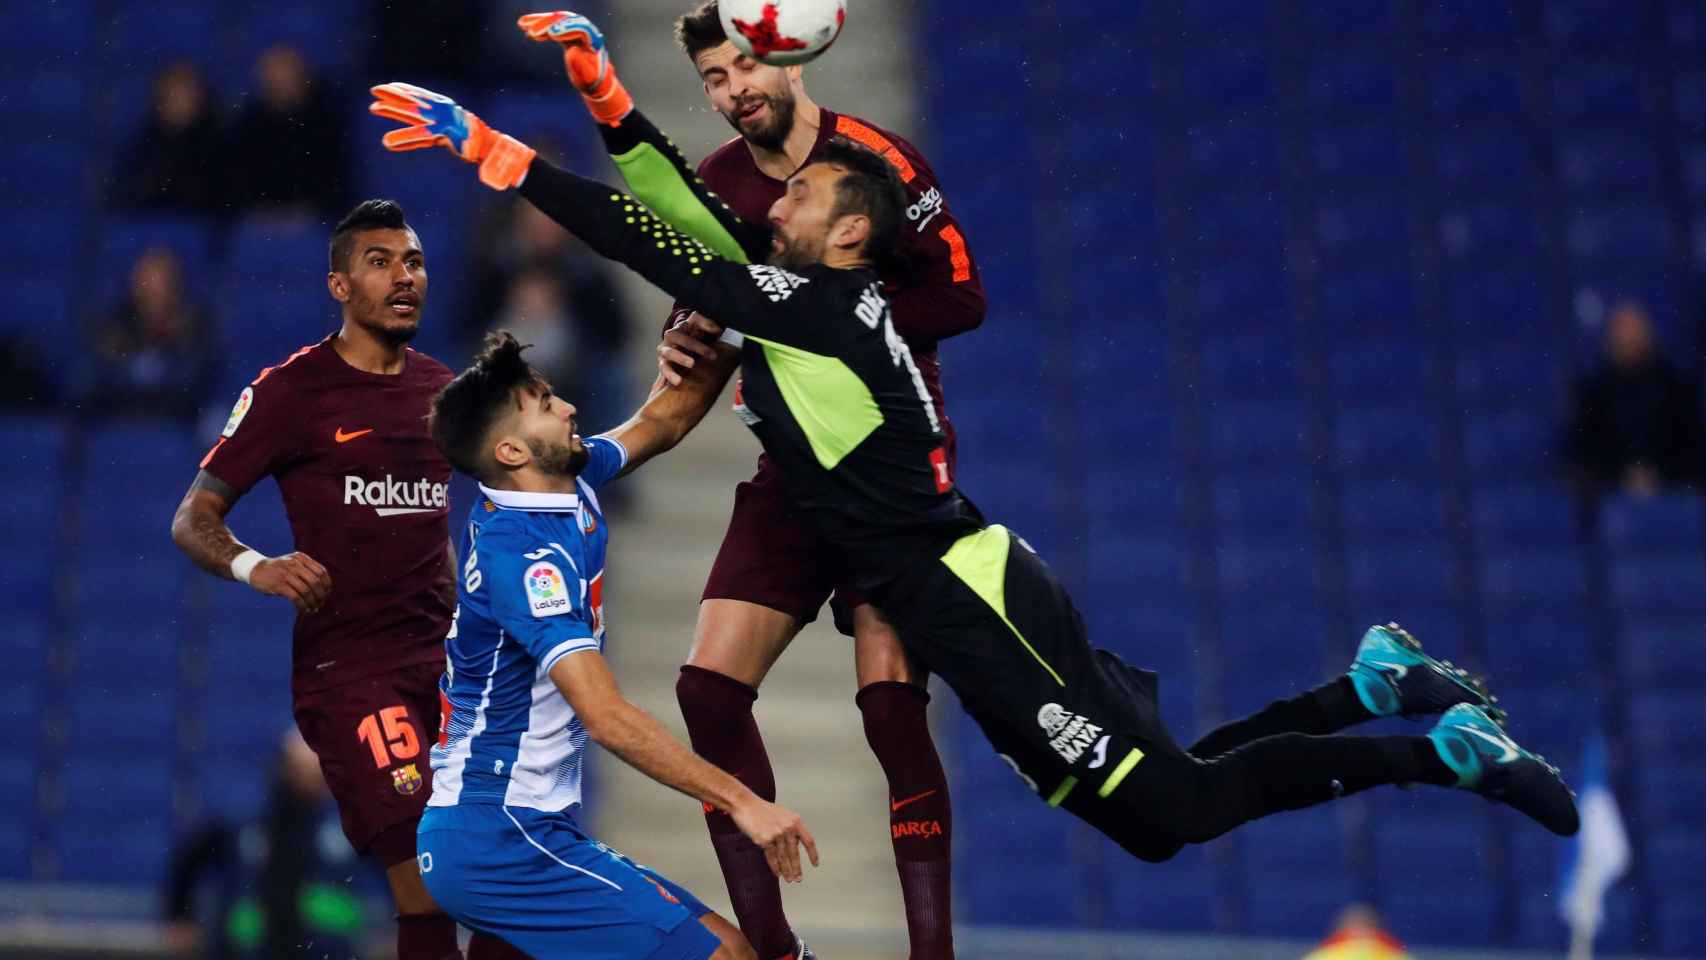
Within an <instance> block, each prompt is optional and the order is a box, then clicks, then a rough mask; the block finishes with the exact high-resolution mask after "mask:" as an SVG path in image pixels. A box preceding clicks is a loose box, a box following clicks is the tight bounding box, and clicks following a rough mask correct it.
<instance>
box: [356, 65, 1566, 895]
mask: <svg viewBox="0 0 1706 960" xmlns="http://www.w3.org/2000/svg"><path fill="white" fill-rule="evenodd" d="M601 72H603V73H604V74H605V76H606V77H610V78H611V79H612V80H613V75H611V74H610V73H608V65H607V64H606V65H604V67H603V70H602V71H601ZM374 93H375V95H376V96H377V97H378V98H379V99H378V102H377V103H375V104H374V105H373V107H372V109H373V112H375V113H377V114H379V115H381V116H384V117H388V118H391V119H394V120H398V121H401V122H403V123H404V124H406V126H405V127H404V129H402V130H398V131H392V132H391V133H389V134H387V135H386V144H387V146H389V147H391V148H392V149H417V148H420V147H425V146H431V145H435V144H440V145H443V146H445V147H447V148H448V149H450V150H451V151H452V152H454V153H456V154H457V155H458V156H460V157H461V158H462V159H464V160H466V161H468V162H471V163H476V164H478V165H479V172H480V178H481V180H482V182H484V183H485V184H486V185H488V186H490V187H492V188H494V189H498V190H505V189H517V190H519V192H520V193H521V195H522V196H523V197H525V198H527V199H528V200H529V201H530V202H532V203H533V204H534V205H535V206H537V207H538V208H539V209H540V210H542V211H543V212H545V213H546V214H547V215H549V216H550V217H551V218H552V219H554V220H556V221H557V222H558V223H560V224H562V225H563V226H564V227H565V228H567V229H568V230H569V231H570V232H572V233H574V234H575V235H576V236H578V237H579V238H580V239H581V240H582V241H583V242H585V243H586V244H587V245H588V246H590V247H591V248H592V249H594V250H596V251H597V252H598V253H600V254H601V255H603V256H605V257H608V258H610V259H612V260H617V261H620V262H622V263H624V264H626V265H627V266H629V267H630V268H632V269H633V270H635V271H636V272H638V273H640V274H641V275H642V276H644V277H645V278H646V279H647V280H649V281H651V282H652V283H653V284H655V285H656V286H658V287H659V288H661V289H662V290H663V291H664V292H666V293H668V294H670V295H672V296H674V297H675V298H676V299H677V300H680V301H682V302H685V303H692V304H696V305H698V306H699V307H700V308H701V309H702V310H703V311H704V312H706V313H709V314H712V315H715V316H717V317H721V318H724V319H726V320H728V321H729V324H728V327H727V329H720V328H714V325H711V324H709V321H703V320H701V321H698V322H699V323H700V324H703V325H705V326H706V327H707V328H708V330H707V332H712V330H713V329H714V331H715V332H718V333H720V342H719V344H718V346H717V348H716V355H717V357H718V361H719V362H721V363H732V362H734V359H735V357H736V356H737V355H738V362H739V363H740V366H741V373H742V375H743V377H744V378H745V399H746V403H747V406H748V407H749V409H750V410H751V412H752V414H753V416H752V418H751V421H752V422H751V427H752V429H753V432H754V433H756V434H757V435H758V439H759V441H760V442H761V443H762V444H763V446H764V449H765V451H766V452H767V453H768V454H769V455H770V456H771V457H772V458H774V459H775V460H776V462H777V464H778V466H779V467H780V468H781V473H782V478H783V481H784V484H785V489H786V492H787V494H788V496H789V497H790V499H791V501H792V502H793V503H794V504H795V506H796V507H797V508H798V509H799V510H800V511H801V512H802V513H803V514H805V515H806V516H807V517H809V518H810V520H811V522H812V523H813V524H814V525H815V526H816V527H817V529H818V530H819V531H820V532H821V533H822V534H823V535H824V537H825V538H826V539H828V540H829V541H830V542H831V543H833V544H835V545H836V546H837V547H838V548H839V549H840V550H841V551H842V552H843V554H844V556H845V557H846V559H847V562H848V564H849V566H850V568H851V569H852V571H853V574H854V580H855V586H856V587H858V588H859V589H860V591H861V592H862V593H863V594H864V595H866V596H869V597H870V598H871V599H872V600H873V602H875V603H876V604H877V606H878V607H879V608H880V609H882V610H883V611H884V612H885V613H886V614H887V615H888V616H889V618H890V619H891V620H892V621H893V622H894V623H895V625H896V627H897V628H898V630H899V632H900V635H901V639H902V642H903V643H904V644H905V645H906V647H907V649H908V651H909V652H910V653H911V654H912V655H914V656H915V657H917V658H918V659H919V660H920V661H921V662H922V663H923V664H924V666H925V667H926V668H927V669H929V670H930V671H931V672H934V673H936V674H938V675H940V676H941V677H942V678H943V680H944V681H946V682H947V683H948V685H949V686H950V687H952V688H953V690H954V692H955V693H956V694H958V695H959V698H960V701H961V703H962V705H963V706H964V707H965V709H966V711H967V712H968V713H970V714H971V715H972V717H973V719H975V720H976V721H977V723H978V725H979V726H980V727H981V728H982V729H983V732H984V734H985V736H986V737H988V739H989V741H990V743H991V744H992V745H993V746H994V747H995V749H996V750H997V751H998V752H999V753H1000V754H1002V755H1003V756H1004V757H1005V758H1006V759H1007V760H1008V761H1009V762H1010V763H1011V764H1012V765H1013V767H1014V768H1015V770H1017V771H1018V773H1019V774H1020V776H1021V777H1023V778H1024V779H1025V781H1026V782H1027V783H1028V784H1029V785H1030V786H1031V787H1032V789H1033V790H1035V791H1036V792H1037V794H1038V795H1039V796H1040V797H1041V798H1043V799H1044V800H1045V801H1046V802H1047V803H1048V805H1050V806H1058V807H1062V808H1064V809H1066V810H1068V811H1070V812H1071V813H1073V814H1075V815H1077V816H1079V817H1080V818H1082V819H1084V820H1085V821H1087V822H1089V823H1090V824H1092V825H1093V826H1095V827H1096V828H1097V829H1099V830H1101V831H1102V832H1103V833H1105V834H1107V835H1108V836H1109V837H1110V838H1112V839H1113V840H1114V841H1115V842H1117V843H1119V844H1120V845H1121V846H1122V847H1124V848H1125V849H1126V850H1128V851H1129V852H1131V853H1132V854H1134V855H1135V856H1138V857H1140V858H1142V859H1145V860H1150V861H1162V860H1166V859H1168V858H1170V857H1171V856H1173V855H1174V854H1175V853H1176V852H1177V851H1178V850H1179V849H1180V848H1181V847H1182V846H1183V845H1185V844H1188V843H1201V842H1206V841H1208V840H1211V839H1213V838H1215V837H1218V836H1220V835H1221V834H1224V833H1226V832H1227V831H1228V830H1231V829H1233V828H1234V827H1236V826H1238V825H1239V824H1242V823H1245V822H1248V821H1250V820H1253V819H1256V818H1258V817H1263V816H1266V815H1268V814H1271V813H1276V812H1278V811H1281V810H1293V809H1300V808H1303V807H1308V806H1312V805H1314V804H1318V803H1323V802H1326V801H1328V800H1332V799H1334V798H1336V797H1340V796H1346V795H1349V794H1353V793H1356V792H1358V791H1361V790H1365V789H1367V788H1369V787H1373V786H1378V785H1381V784H1402V783H1430V784H1435V785H1438V786H1442V787H1460V788H1463V789H1466V790H1469V791H1472V792H1475V793H1479V794H1481V795H1483V796H1485V797H1488V798H1490V799H1493V800H1497V801H1500V802H1503V803H1506V804H1509V805H1510V806H1512V807H1513V808H1515V809H1517V810H1519V811H1520V812H1522V813H1524V814H1527V815H1528V816H1529V817H1531V818H1533V819H1535V820H1536V821H1538V822H1539V823H1540V824H1541V825H1542V826H1544V827H1546V828H1547V829H1548V830H1551V831H1552V832H1554V833H1558V834H1563V835H1569V834H1573V833H1574V832H1575V831H1576V829H1577V823H1578V820H1577V813H1576V808H1575V803H1574V800H1573V798H1572V795H1571V793H1570V791H1569V789H1568V788H1567V787H1566V786H1565V785H1564V782H1563V779H1562V778H1561V776H1560V775H1559V774H1558V771H1557V770H1556V768H1554V767H1552V766H1550V765H1548V764H1547V763H1546V762H1545V761H1544V760H1543V759H1541V758H1540V757H1538V756H1536V755H1534V754H1532V753H1530V752H1529V751H1527V750H1524V749H1523V748H1522V747H1520V746H1518V745H1517V743H1516V742H1515V741H1514V740H1512V739H1511V738H1510V737H1509V736H1508V735H1507V734H1506V733H1505V731H1504V729H1503V727H1502V726H1501V724H1500V723H1499V722H1497V720H1496V719H1495V717H1497V716H1498V713H1497V711H1493V710H1491V705H1490V703H1489V702H1488V699H1487V698H1486V696H1485V694H1484V693H1483V692H1482V691H1481V690H1480V689H1479V688H1478V687H1477V686H1476V685H1474V684H1472V683H1470V682H1468V681H1467V680H1466V679H1465V678H1464V677H1463V676H1462V675H1461V674H1460V673H1457V672H1455V671H1451V670H1448V669H1446V668H1445V667H1444V666H1443V665H1441V664H1440V663H1439V662H1438V661H1436V660H1434V659H1433V658H1431V657H1429V656H1427V655H1426V654H1425V653H1422V652H1421V650H1420V647H1419V645H1418V644H1416V643H1415V641H1414V640H1412V639H1410V638H1409V636H1408V635H1407V634H1405V633H1403V632H1402V631H1399V630H1396V629H1395V628H1375V629H1373V630H1370V631H1369V633H1368V634H1367V636H1365V638H1364V640H1363V643H1362V646H1361V647H1360V648H1359V650H1358V652H1357V657H1356V661H1355V663H1354V664H1353V666H1352V669H1351V671H1350V673H1349V674H1348V675H1347V676H1345V677H1341V678H1340V679H1339V680H1337V681H1334V682H1333V683H1329V684H1326V685H1324V686H1322V687H1320V688H1317V689H1316V690H1313V691H1309V692H1307V693H1304V694H1302V695H1301V696H1298V697H1296V698H1293V699H1290V700H1283V701H1279V702H1277V703H1275V704H1273V705H1271V706H1270V707H1268V708H1267V709H1265V710H1263V711H1262V712H1261V713H1258V714H1256V715H1254V716H1252V717H1249V718H1246V719H1243V720H1240V721H1236V722H1234V723H1232V724H1230V725H1228V726H1226V727H1222V728H1221V729H1220V730H1217V731H1215V732H1214V733H1211V734H1210V735H1209V737H1208V738H1206V739H1205V741H1204V742H1203V743H1202V744H1199V748H1201V752H1200V754H1197V753H1192V752H1187V751H1186V750H1184V749H1182V748H1180V747H1179V746H1177V745H1176V744H1175V743H1174V741H1173V738H1172V737H1171V735H1170V734H1169V733H1168V732H1167V730H1166V729H1165V727H1164V726H1163V725H1162V724H1161V722H1160V718H1159V715H1158V712H1157V709H1156V703H1157V700H1156V698H1157V682H1156V676H1155V674H1153V673H1150V672H1149V671H1145V670H1139V669H1136V668H1133V667H1131V666H1128V665H1127V664H1126V663H1124V662H1123V661H1121V660H1120V658H1119V657H1117V656H1115V655H1114V654H1112V653H1109V652H1107V651H1105V650H1098V649H1095V648H1093V647H1092V646H1091V645H1090V643H1089V641H1088V638H1087V636H1086V634H1085V629H1084V624H1083V621H1082V620H1081V618H1080V617H1079V615H1078V612H1077V610H1076V609H1075V608H1074V607H1073V605H1072V602H1071V599H1070V598H1069V597H1068V595H1067V593H1066V591H1065V589H1064V588H1063V587H1062V585H1061V584H1060V583H1059V581H1058V580H1056V579H1055V577H1054V574H1053V573H1052V571H1050V570H1049V568H1048V567H1047V566H1046V565H1045V564H1044V563H1043V562H1042V560H1041V559H1040V558H1039V557H1037V556H1036V554H1035V553H1034V552H1033V551H1032V550H1031V549H1030V547H1029V546H1028V545H1027V544H1025V542H1024V541H1023V540H1022V539H1020V538H1019V537H1017V536H1015V535H1014V534H1012V533H1010V532H1009V531H1008V530H1007V529H1006V528H1004V527H1001V526H998V525H988V524H986V523H985V522H984V519H983V517H982V515H981V514H980V513H979V511H978V509H977V508H976V507H975V506H974V505H973V504H972V502H971V501H970V500H968V499H967V498H966V497H965V496H964V495H963V494H962V493H961V491H960V490H959V489H958V488H957V486H956V485H955V483H954V481H953V478H952V476H951V475H950V473H949V470H948V469H947V465H946V462H945V459H944V457H943V453H942V442H943V441H942V431H941V427H940V423H939V420H938V416H937V412H936V410H935V408H934V406H933V404H932V403H931V401H930V398H929V394H928V392H927V391H926V390H925V389H924V387H923V385H922V383H921V382H920V379H919V376H918V372H917V368H916V366H915V365H914V363H913V360H912V355H911V352H910V351H909V350H908V348H907V345H906V342H905V341H904V340H902V339H901V338H900V337H899V336H898V335H897V334H896V333H895V331H894V327H893V324H892V322H891V320H890V317H889V312H888V304H887V302H886V301H885V300H884V298H883V295H882V291H881V288H880V284H879V283H878V280H877V274H876V272H875V270H873V268H872V267H873V264H875V263H878V262H880V261H881V260H882V259H883V258H884V257H885V256H886V255H887V254H888V253H889V252H890V251H891V250H892V249H893V245H894V242H895V236H896V233H897V231H898V230H899V228H900V225H901V223H902V221H903V218H904V216H905V214H904V209H903V204H902V200H901V197H902V193H901V188H900V184H899V182H898V178H897V177H896V175H895V173H894V171H893V169H892V168H891V167H890V166H889V165H888V163H887V162H885V161H884V160H883V159H882V158H881V157H880V156H878V155H877V154H875V153H873V152H871V151H869V150H867V149H865V148H864V147H861V146H859V145H857V144H854V143H851V142H848V141H840V142H832V143H831V144H830V145H829V146H828V147H827V148H826V149H825V150H823V151H822V152H821V153H820V154H819V160H818V161H817V162H815V163H812V164H809V165H807V166H806V167H804V168H802V169H801V170H800V171H799V172H798V173H796V174H794V176H793V177H792V178H790V179H789V181H788V187H787V191H786V192H785V193H784V194H783V196H782V198H781V199H780V200H778V201H777V202H776V204H775V205H774V206H773V207H772V208H771V210H770V216H769V222H770V229H768V230H763V229H757V228H754V227H752V226H750V225H747V224H744V223H743V222H741V221H740V220H739V219H738V218H736V217H734V216H732V215H731V214H730V213H729V211H728V210H727V209H726V208H724V207H723V205H722V204H721V202H720V201H718V200H717V199H716V197H715V196H713V195H711V194H710V193H709V192H708V191H707V190H705V188H704V187H703V185H702V184H699V183H698V182H697V181H696V179H695V178H694V177H693V176H692V175H691V174H690V173H689V172H688V170H687V167H686V164H685V161H683V160H682V158H681V157H680V155H679V154H678V153H677V152H676V151H675V149H674V147H673V146H672V145H671V144H670V142H669V141H668V140H667V139H666V138H665V137H663V135H662V134H660V133H659V132H658V131H657V130H656V129H655V128H654V127H653V126H652V125H651V124H650V123H648V122H647V121H646V119H645V118H644V117H643V116H642V115H641V114H640V113H639V112H637V111H634V110H632V109H631V108H630V109H627V110H617V111H606V112H605V113H604V115H601V116H600V117H599V119H600V121H601V123H600V132H601V134H602V135H603V137H604V139H605V143H606V146H607V148H608V149H609V150H610V153H611V154H612V156H614V157H615V158H617V161H618V166H619V167H620V168H621V169H622V170H623V171H624V174H625V176H627V177H628V179H629V182H630V184H631V185H634V186H636V187H637V188H641V189H642V190H643V194H644V196H646V198H647V199H648V200H649V201H650V205H651V209H648V206H647V205H646V204H642V203H641V202H639V201H637V200H636V199H634V198H633V197H630V196H627V195H624V194H622V193H620V192H619V191H616V190H612V189H611V188H609V187H607V186H605V185H603V184H600V183H598V182H596V181H593V180H589V179H586V178H584V177H580V176H577V175H575V174H573V173H569V172H566V171H564V170H561V169H559V168H557V167H555V166H553V165H552V164H550V163H548V162H545V161H543V160H540V159H539V158H537V157H536V156H534V152H533V151H532V149H531V148H528V147H527V146H526V145H524V144H522V143H520V142H519V141H516V140H515V139H514V138H512V137H508V136H505V135H502V134H499V133H497V132H495V131H493V130H492V129H491V128H489V127H488V126H487V125H486V124H485V123H484V122H482V121H481V120H480V119H479V118H478V117H476V116H475V115H473V114H472V113H470V112H468V111H466V110H464V109H462V108H461V107H460V106H458V105H457V104H456V103H455V102H454V101H451V100H450V99H449V98H447V97H443V96H441V95H439V94H435V93H432V92H431V91H427V90H422V89H420V88H418V87H413V86H410V85H408V84H387V85H385V86H381V87H376V88H374ZM623 96H624V98H625V94H624V95H623ZM654 209H655V210H656V211H657V213H653V210H654ZM659 214H661V215H662V217H663V218H667V219H668V222H665V220H664V219H662V218H660V216H659ZM672 224H673V226H672ZM678 227H679V228H680V229H677V228H678ZM681 230H686V231H688V232H685V233H684V232H681ZM1441 712H1443V716H1441V718H1440V719H1439V721H1438V722H1437V724H1436V725H1435V726H1434V728H1433V730H1432V731H1431V732H1430V733H1429V734H1428V735H1427V736H1381V737H1358V736H1341V735H1330V734H1334V733H1335V732H1336V731H1338V730H1341V729H1343V728H1345V727H1348V726H1351V725H1353V724H1356V723H1359V722H1362V721H1365V720H1369V719H1373V718H1374V717H1376V716H1385V715H1391V714H1396V713H1404V714H1410V715H1415V714H1426V713H1441Z"/></svg>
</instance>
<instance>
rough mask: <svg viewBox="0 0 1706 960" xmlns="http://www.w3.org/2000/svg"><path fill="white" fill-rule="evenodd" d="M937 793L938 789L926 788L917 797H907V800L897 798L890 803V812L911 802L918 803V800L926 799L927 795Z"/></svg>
mask: <svg viewBox="0 0 1706 960" xmlns="http://www.w3.org/2000/svg"><path fill="white" fill-rule="evenodd" d="M935 793H936V791H934V790H926V791H924V792H923V793H921V794H919V795H917V796H915V797H907V798H906V799H905V800H896V801H894V802H892V803H890V804H889V812H890V813H893V812H895V811H896V810H899V809H900V808H901V807H904V806H906V805H907V804H909V803H917V802H918V801H920V800H922V799H924V798H925V797H928V796H932V795H934V794H935Z"/></svg>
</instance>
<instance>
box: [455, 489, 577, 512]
mask: <svg viewBox="0 0 1706 960" xmlns="http://www.w3.org/2000/svg"><path fill="white" fill-rule="evenodd" d="M480 492H481V493H483V494H485V495H486V499H487V500H490V501H491V502H492V503H495V504H497V505H498V506H500V507H502V508H503V509H505V510H526V511H527V512H529V513H574V512H575V511H577V510H579V509H580V506H581V498H580V494H578V493H525V492H523V491H520V490H493V489H492V488H491V487H488V486H486V485H485V484H483V483H482V484H480Z"/></svg>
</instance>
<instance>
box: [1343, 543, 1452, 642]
mask: <svg viewBox="0 0 1706 960" xmlns="http://www.w3.org/2000/svg"><path fill="white" fill-rule="evenodd" d="M1453 571H1454V567H1453V564H1452V560H1451V557H1450V553H1449V551H1448V550H1447V549H1446V547H1445V546H1444V545H1443V544H1441V543H1439V542H1437V541H1430V540H1408V541H1404V542H1400V543H1387V544H1378V543H1377V544H1370V545H1353V546H1352V547H1351V548H1349V549H1347V550H1346V552H1345V579H1346V581H1347V584H1348V585H1349V587H1350V592H1351V599H1352V603H1353V607H1352V616H1353V618H1354V619H1356V620H1359V621H1360V620H1368V621H1370V622H1375V621H1385V620H1397V621H1398V622H1400V623H1404V624H1411V625H1414V626H1415V627H1416V628H1417V629H1422V627H1421V622H1422V621H1424V620H1436V619H1445V618H1444V617H1441V616H1439V614H1440V613H1441V610H1440V608H1441V606H1442V605H1450V604H1451V602H1452V601H1451V599H1450V598H1451V597H1452V595H1453V588H1454V587H1455V585H1456V579H1455V576H1454V573H1453ZM1455 619H1456V618H1455V616H1452V617H1451V620H1452V625H1453V626H1455V625H1456V623H1455Z"/></svg>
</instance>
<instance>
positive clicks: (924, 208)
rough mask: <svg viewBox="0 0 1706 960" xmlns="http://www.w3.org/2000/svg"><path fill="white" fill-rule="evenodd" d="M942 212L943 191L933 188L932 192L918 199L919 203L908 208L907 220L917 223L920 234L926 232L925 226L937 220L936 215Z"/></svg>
mask: <svg viewBox="0 0 1706 960" xmlns="http://www.w3.org/2000/svg"><path fill="white" fill-rule="evenodd" d="M941 212H942V191H941V190H939V189H938V188H936V187H931V188H930V192H929V193H926V194H925V195H924V196H922V197H919V198H918V202H917V203H915V204H913V205H912V206H910V207H907V208H906V219H908V220H912V221H915V222H917V224H918V232H919V233H923V232H924V225H925V224H927V223H929V222H930V221H932V220H934V219H936V214H938V213H941Z"/></svg>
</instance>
